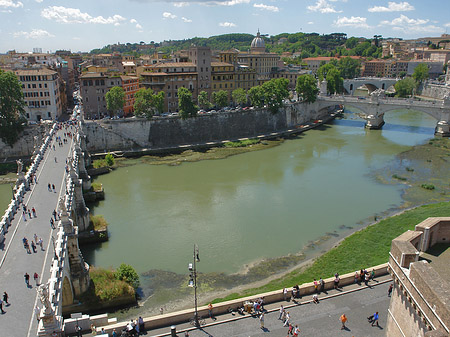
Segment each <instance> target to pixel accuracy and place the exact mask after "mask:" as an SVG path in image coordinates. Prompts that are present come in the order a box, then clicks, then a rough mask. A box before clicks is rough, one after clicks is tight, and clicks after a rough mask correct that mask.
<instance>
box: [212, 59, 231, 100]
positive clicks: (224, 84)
mask: <svg viewBox="0 0 450 337" xmlns="http://www.w3.org/2000/svg"><path fill="white" fill-rule="evenodd" d="M211 68H212V71H211V79H212V81H211V86H212V91H213V92H214V91H219V90H225V91H226V92H227V93H228V100H231V93H232V92H233V90H234V89H236V81H235V78H234V77H235V75H236V72H235V69H234V66H233V65H232V64H231V63H225V62H211Z"/></svg>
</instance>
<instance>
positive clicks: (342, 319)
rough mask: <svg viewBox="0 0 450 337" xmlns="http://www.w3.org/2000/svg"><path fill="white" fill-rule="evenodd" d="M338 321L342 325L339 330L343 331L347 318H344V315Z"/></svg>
mask: <svg viewBox="0 0 450 337" xmlns="http://www.w3.org/2000/svg"><path fill="white" fill-rule="evenodd" d="M340 320H341V323H342V327H341V330H344V329H345V323H346V322H347V316H345V314H342V315H341V318H340Z"/></svg>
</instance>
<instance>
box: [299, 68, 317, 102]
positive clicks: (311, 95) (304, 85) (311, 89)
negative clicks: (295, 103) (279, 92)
mask: <svg viewBox="0 0 450 337" xmlns="http://www.w3.org/2000/svg"><path fill="white" fill-rule="evenodd" d="M295 90H296V91H297V94H298V95H300V96H301V97H302V99H303V101H304V102H308V103H314V102H315V101H316V99H317V94H318V93H319V88H317V80H316V78H315V77H314V76H313V75H309V74H306V75H301V76H299V77H298V78H297V85H296V87H295Z"/></svg>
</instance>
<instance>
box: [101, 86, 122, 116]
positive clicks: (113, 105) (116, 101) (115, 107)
mask: <svg viewBox="0 0 450 337" xmlns="http://www.w3.org/2000/svg"><path fill="white" fill-rule="evenodd" d="M105 98H106V108H107V109H108V110H109V111H110V112H111V115H114V113H115V112H119V111H120V110H122V109H123V106H124V105H125V91H123V88H122V87H112V88H111V89H109V91H108V92H107V93H106V95H105Z"/></svg>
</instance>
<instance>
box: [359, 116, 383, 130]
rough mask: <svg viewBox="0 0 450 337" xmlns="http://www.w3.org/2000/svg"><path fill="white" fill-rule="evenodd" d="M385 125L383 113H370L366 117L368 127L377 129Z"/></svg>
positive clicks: (366, 126)
mask: <svg viewBox="0 0 450 337" xmlns="http://www.w3.org/2000/svg"><path fill="white" fill-rule="evenodd" d="M383 125H384V119H383V115H369V116H367V117H366V125H365V126H364V127H365V128H366V129H370V130H376V129H380V128H381V127H382V126H383Z"/></svg>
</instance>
